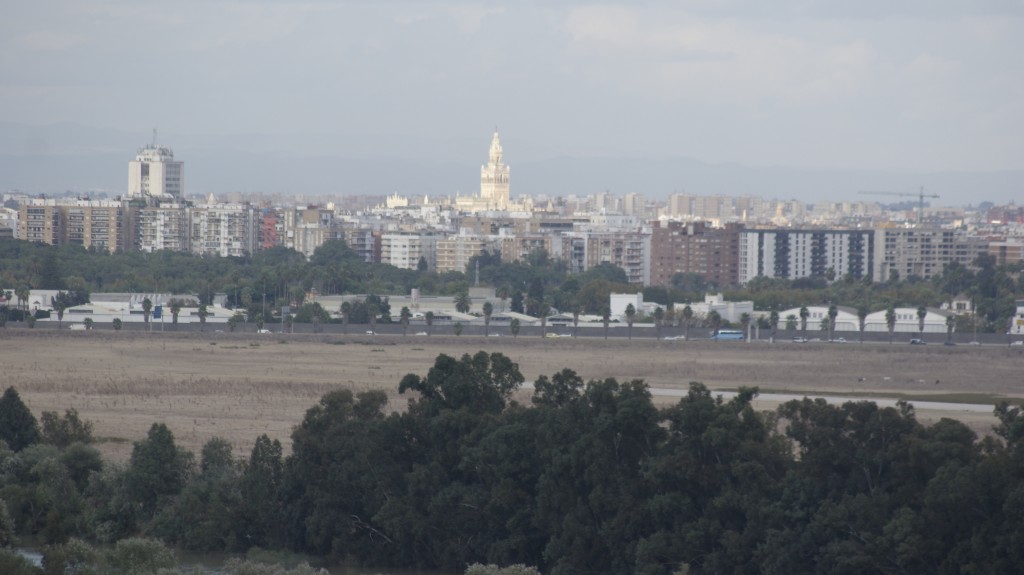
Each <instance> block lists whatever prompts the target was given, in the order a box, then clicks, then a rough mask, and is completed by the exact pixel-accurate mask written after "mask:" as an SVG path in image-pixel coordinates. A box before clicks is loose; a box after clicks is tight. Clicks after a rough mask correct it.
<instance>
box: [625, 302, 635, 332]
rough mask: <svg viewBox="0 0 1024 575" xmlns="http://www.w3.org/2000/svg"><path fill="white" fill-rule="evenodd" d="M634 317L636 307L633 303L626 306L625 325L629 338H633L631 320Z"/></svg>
mask: <svg viewBox="0 0 1024 575" xmlns="http://www.w3.org/2000/svg"><path fill="white" fill-rule="evenodd" d="M635 319H636V308H635V307H633V304H629V305H627V306H626V325H628V326H629V339H633V321H634V320H635Z"/></svg>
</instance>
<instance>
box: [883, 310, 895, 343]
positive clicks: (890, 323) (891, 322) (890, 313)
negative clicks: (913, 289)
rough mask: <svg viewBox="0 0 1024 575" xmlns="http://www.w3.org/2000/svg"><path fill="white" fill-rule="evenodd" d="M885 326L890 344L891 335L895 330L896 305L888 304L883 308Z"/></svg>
mask: <svg viewBox="0 0 1024 575" xmlns="http://www.w3.org/2000/svg"><path fill="white" fill-rule="evenodd" d="M885 327H887V328H889V344H890V345H891V344H892V336H893V333H894V332H895V331H896V306H893V305H890V306H889V309H887V310H885Z"/></svg>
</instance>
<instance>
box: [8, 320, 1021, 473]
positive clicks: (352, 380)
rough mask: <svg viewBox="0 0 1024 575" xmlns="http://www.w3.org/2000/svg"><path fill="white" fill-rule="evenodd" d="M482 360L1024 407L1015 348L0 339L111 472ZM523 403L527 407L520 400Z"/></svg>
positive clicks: (193, 337)
mask: <svg viewBox="0 0 1024 575" xmlns="http://www.w3.org/2000/svg"><path fill="white" fill-rule="evenodd" d="M481 349H483V350H486V351H488V352H492V351H496V352H501V353H504V354H506V355H508V356H509V357H510V358H512V359H513V361H515V362H517V363H518V364H519V366H520V370H521V371H522V372H523V374H524V375H525V376H526V378H527V381H533V380H534V379H535V378H536V377H537V376H538V375H541V374H551V373H554V372H556V371H559V370H561V369H562V368H565V367H568V368H571V369H574V370H576V371H577V372H578V373H579V374H580V375H582V376H583V377H584V378H587V379H590V378H604V377H616V378H618V379H620V380H626V379H633V378H640V379H643V380H645V381H646V382H647V383H648V384H650V385H651V386H652V387H656V388H682V389H685V388H686V386H687V385H688V383H689V382H691V381H700V382H703V383H704V384H705V385H707V386H708V387H709V388H711V389H716V390H732V389H736V388H738V387H740V386H758V387H760V388H761V389H762V390H764V391H766V392H767V391H769V390H770V391H773V392H788V393H794V394H801V395H802V394H819V395H843V396H849V395H854V396H858V397H907V398H911V399H913V400H918V401H921V400H929V399H933V400H934V401H960V402H968V403H987V402H992V401H995V400H996V399H998V398H1008V399H1011V400H1016V401H1020V400H1021V399H1022V398H1024V369H1022V366H1024V350H1021V349H1020V348H1004V347H992V348H988V347H985V348H977V347H963V346H961V347H955V348H946V347H942V346H922V347H918V346H913V347H911V346H908V345H905V344H903V345H899V344H897V345H885V344H882V345H877V344H875V345H858V344H846V345H830V344H792V343H779V344H775V345H769V344H764V343H759V344H744V343H739V342H717V343H716V342H683V341H662V342H654V341H632V342H630V341H627V340H609V341H605V340H599V339H597V340H594V339H580V340H573V339H568V338H561V339H541V338H536V337H532V338H528V339H527V338H519V339H515V340H514V339H511V338H500V339H498V338H482V337H465V336H464V337H453V336H432V337H422V336H420V337H416V336H409V337H402V336H366V335H349V336H313V335H307V336H299V335H295V336H285V337H282V336H280V335H260V336H255V335H234V334H224V333H217V334H211V333H208V334H173V335H166V334H165V335H160V334H140V333H118V332H91V333H88V332H51V331H45V332H44V331H33V330H27V329H6V330H0V365H2V366H3V367H2V373H3V384H2V385H3V387H4V388H6V387H7V386H14V387H15V388H16V389H17V390H18V391H19V393H20V394H21V396H22V398H23V399H24V401H25V402H26V403H27V404H28V405H29V407H30V408H31V409H32V410H33V412H34V413H36V415H37V416H38V414H39V413H40V412H42V411H60V412H63V411H64V410H65V409H67V408H70V407H74V408H76V409H77V410H78V411H79V413H80V414H81V415H82V416H83V417H85V418H86V419H89V420H91V421H92V422H93V423H94V426H95V435H96V436H98V437H100V438H102V442H101V443H100V444H99V447H100V449H101V450H102V451H103V452H104V454H105V455H106V456H108V457H110V458H112V459H115V460H120V459H125V458H127V456H128V455H129V454H130V453H131V443H132V441H135V440H137V439H139V438H141V437H143V436H144V435H145V433H146V431H147V430H148V429H149V427H150V425H151V424H153V423H154V422H163V423H166V424H167V425H168V426H169V427H170V428H171V429H172V430H173V432H174V434H175V437H176V439H177V440H178V442H179V444H181V445H182V446H184V447H186V448H188V449H191V450H193V451H197V452H198V449H199V447H200V446H202V444H203V443H205V442H206V441H207V440H208V439H209V438H211V437H214V436H220V437H223V438H225V439H227V440H229V441H231V442H232V443H233V444H234V445H235V447H236V450H237V451H238V453H239V454H247V453H248V451H249V449H250V448H251V446H252V442H253V441H254V440H255V438H256V437H257V436H258V435H259V434H261V433H266V434H268V435H270V436H271V437H274V438H278V439H280V440H281V441H282V442H283V443H285V445H288V443H289V441H288V440H289V435H290V433H291V429H292V427H293V426H294V425H296V424H297V423H299V422H300V421H301V419H302V417H303V415H304V413H305V411H306V409H308V408H309V407H310V406H312V405H313V404H315V403H316V402H317V400H318V399H319V398H320V397H321V396H322V395H323V394H324V393H326V392H328V391H330V390H333V389H338V388H348V389H352V390H353V391H357V392H358V391H361V390H367V389H383V390H386V391H388V393H389V395H390V397H391V404H390V407H391V408H392V409H394V410H401V409H403V408H404V407H405V405H406V402H407V398H406V397H404V396H401V395H399V394H398V393H397V388H398V382H399V380H400V379H401V378H402V376H404V375H405V374H407V373H410V372H412V373H420V374H425V373H426V371H427V370H428V369H429V367H430V366H431V365H432V364H433V360H434V358H435V357H436V356H437V355H438V354H440V353H447V354H449V355H461V354H463V353H475V352H476V351H479V350H481ZM519 399H520V400H521V401H524V402H528V401H529V394H528V393H526V392H523V393H522V394H521V397H520V398H519ZM657 400H658V401H659V403H662V404H669V403H672V402H675V401H677V399H674V398H657ZM759 407H763V408H765V409H771V408H773V407H774V406H773V405H771V404H769V403H768V402H761V403H760V404H759ZM918 417H919V419H921V420H922V421H931V420H935V419H937V418H939V417H958V418H960V419H963V420H964V421H966V422H967V423H968V424H969V425H971V426H972V428H974V429H975V430H976V431H978V432H979V433H984V432H987V431H988V430H989V429H990V428H991V425H992V423H993V422H994V419H993V418H992V417H991V416H987V415H978V414H968V413H961V412H958V411H950V412H925V411H919V412H918Z"/></svg>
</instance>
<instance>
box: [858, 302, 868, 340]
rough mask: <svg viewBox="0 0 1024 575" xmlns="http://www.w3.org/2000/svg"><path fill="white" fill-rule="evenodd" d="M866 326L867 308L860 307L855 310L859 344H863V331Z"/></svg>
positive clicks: (864, 306)
mask: <svg viewBox="0 0 1024 575" xmlns="http://www.w3.org/2000/svg"><path fill="white" fill-rule="evenodd" d="M867 325H868V306H866V305H862V306H860V307H858V308H857V327H858V328H860V342H861V343H864V329H865V328H867Z"/></svg>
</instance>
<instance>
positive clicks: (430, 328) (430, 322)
mask: <svg viewBox="0 0 1024 575" xmlns="http://www.w3.org/2000/svg"><path fill="white" fill-rule="evenodd" d="M423 319H425V320H427V335H428V336H430V335H433V333H434V329H433V326H434V312H432V311H428V312H427V313H425V314H423Z"/></svg>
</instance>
